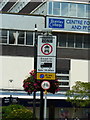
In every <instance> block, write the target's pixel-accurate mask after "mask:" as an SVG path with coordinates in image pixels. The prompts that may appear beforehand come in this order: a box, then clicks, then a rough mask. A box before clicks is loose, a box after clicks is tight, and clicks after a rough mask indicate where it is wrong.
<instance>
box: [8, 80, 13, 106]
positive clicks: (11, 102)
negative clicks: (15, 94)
mask: <svg viewBox="0 0 90 120" xmlns="http://www.w3.org/2000/svg"><path fill="white" fill-rule="evenodd" d="M9 82H10V84H11V87H12V82H13V80H12V79H10V80H9ZM11 89H12V88H11ZM11 103H12V95H11V94H10V104H11Z"/></svg>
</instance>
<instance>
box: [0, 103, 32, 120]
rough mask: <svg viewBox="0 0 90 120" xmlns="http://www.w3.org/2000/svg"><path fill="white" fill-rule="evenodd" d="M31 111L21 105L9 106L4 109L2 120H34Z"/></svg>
mask: <svg viewBox="0 0 90 120" xmlns="http://www.w3.org/2000/svg"><path fill="white" fill-rule="evenodd" d="M32 118H33V113H32V111H31V110H29V109H27V108H25V107H24V106H21V105H17V104H16V105H9V106H3V107H2V120H32Z"/></svg>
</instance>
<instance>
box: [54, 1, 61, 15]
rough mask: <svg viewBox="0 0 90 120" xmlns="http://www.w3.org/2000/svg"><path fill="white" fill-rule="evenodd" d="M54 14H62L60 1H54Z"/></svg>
mask: <svg viewBox="0 0 90 120" xmlns="http://www.w3.org/2000/svg"><path fill="white" fill-rule="evenodd" d="M53 14H54V15H60V2H53Z"/></svg>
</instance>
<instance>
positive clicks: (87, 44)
mask: <svg viewBox="0 0 90 120" xmlns="http://www.w3.org/2000/svg"><path fill="white" fill-rule="evenodd" d="M89 37H90V35H84V48H90V40H89Z"/></svg>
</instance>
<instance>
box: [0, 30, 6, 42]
mask: <svg viewBox="0 0 90 120" xmlns="http://www.w3.org/2000/svg"><path fill="white" fill-rule="evenodd" d="M0 43H7V30H0Z"/></svg>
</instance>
